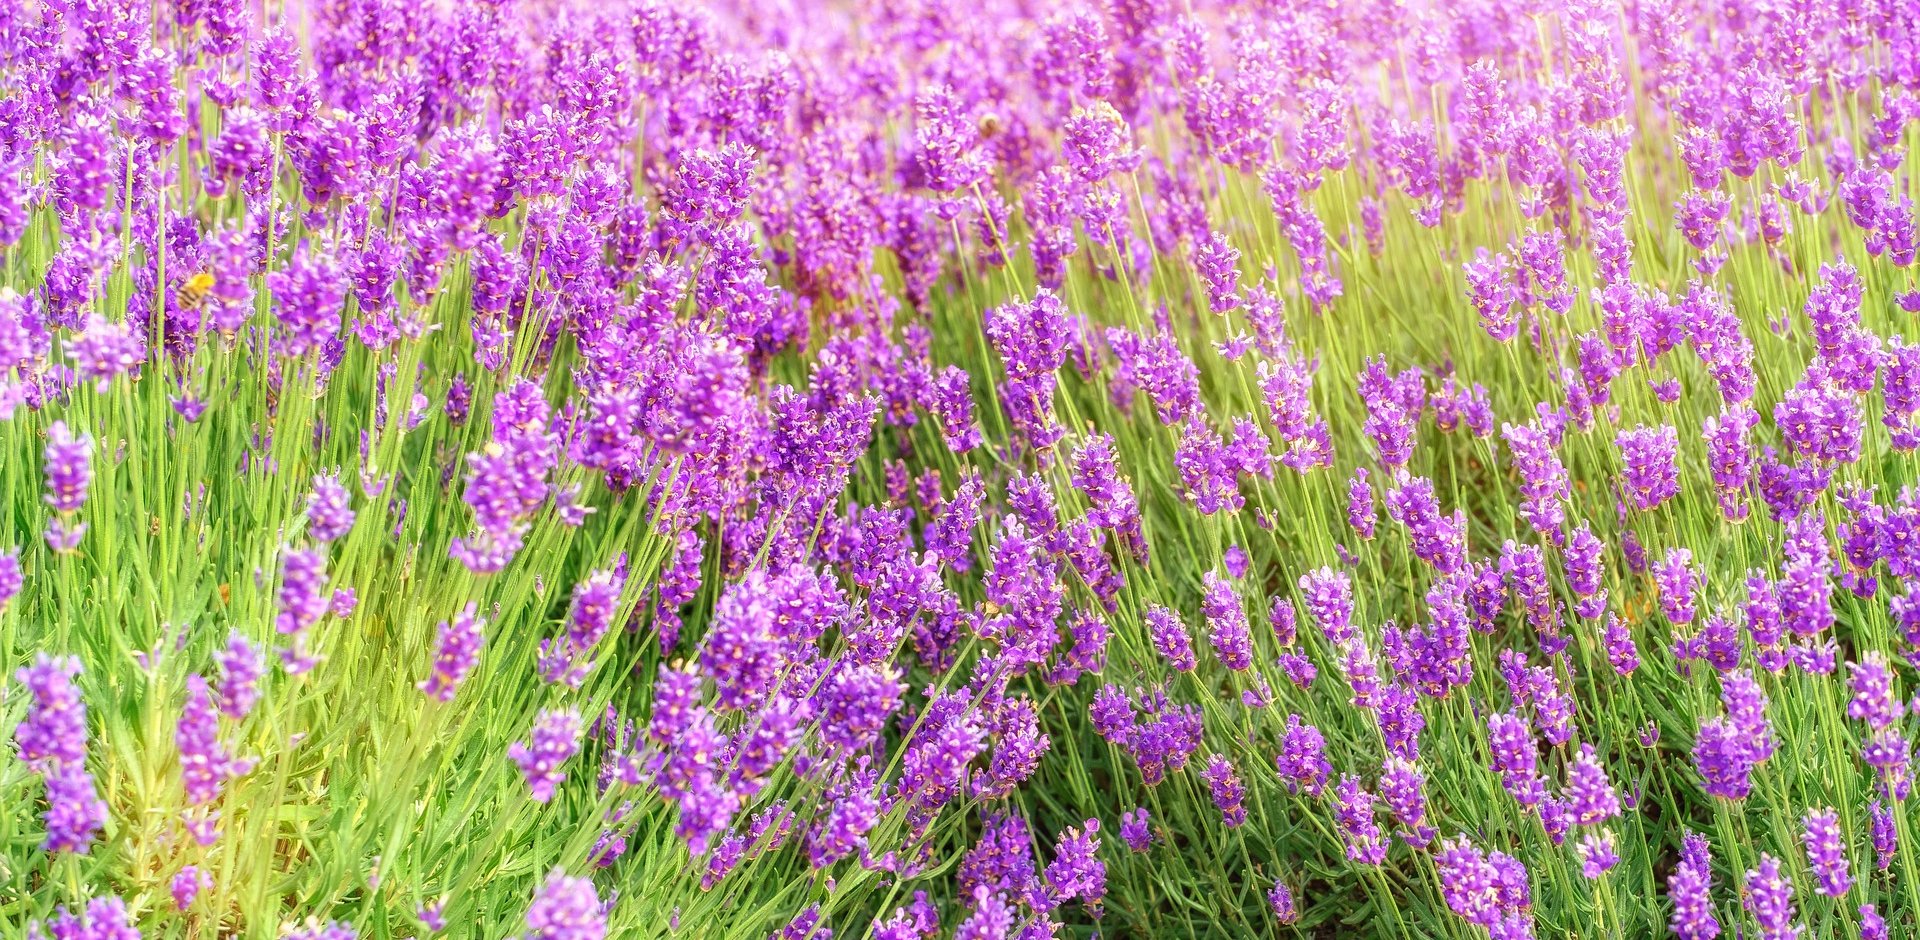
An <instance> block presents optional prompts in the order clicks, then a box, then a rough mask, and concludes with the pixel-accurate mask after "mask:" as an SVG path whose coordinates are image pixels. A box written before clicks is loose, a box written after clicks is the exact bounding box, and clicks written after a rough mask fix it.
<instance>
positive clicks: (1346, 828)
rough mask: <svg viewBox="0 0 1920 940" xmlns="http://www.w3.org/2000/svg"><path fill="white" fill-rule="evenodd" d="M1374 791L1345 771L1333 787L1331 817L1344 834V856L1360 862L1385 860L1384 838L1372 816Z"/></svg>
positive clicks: (1364, 863) (1374, 862) (1371, 863)
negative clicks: (1344, 774) (1345, 852)
mask: <svg viewBox="0 0 1920 940" xmlns="http://www.w3.org/2000/svg"><path fill="white" fill-rule="evenodd" d="M1373 803H1374V795H1373V794H1371V793H1369V792H1367V790H1366V788H1365V787H1363V786H1361V785H1360V778H1359V777H1356V776H1354V775H1352V774H1347V775H1346V776H1344V777H1341V778H1340V785H1339V786H1338V787H1336V788H1335V790H1334V798H1333V820H1334V823H1335V824H1336V825H1338V826H1339V827H1340V833H1341V835H1343V836H1344V837H1345V838H1346V843H1347V860H1348V861H1354V862H1359V863H1361V864H1363V865H1379V864H1381V863H1383V862H1385V861H1386V860H1387V840H1386V839H1385V838H1384V837H1382V835H1381V833H1380V824H1379V823H1378V822H1377V821H1375V820H1374V818H1373Z"/></svg>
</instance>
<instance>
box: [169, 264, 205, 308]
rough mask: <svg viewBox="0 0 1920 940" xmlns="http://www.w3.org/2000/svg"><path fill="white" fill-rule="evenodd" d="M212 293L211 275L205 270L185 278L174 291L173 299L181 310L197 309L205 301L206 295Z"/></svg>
mask: <svg viewBox="0 0 1920 940" xmlns="http://www.w3.org/2000/svg"><path fill="white" fill-rule="evenodd" d="M211 293H213V275H211V274H208V273H207V272H205V271H202V272H200V273H199V274H195V275H194V276H192V277H190V278H187V279H186V281H185V282H184V283H182V284H181V285H180V289H179V290H178V291H175V292H174V300H175V301H177V302H178V303H179V305H180V309H182V310H199V309H200V307H201V305H202V304H205V303H206V302H207V295H208V294H211Z"/></svg>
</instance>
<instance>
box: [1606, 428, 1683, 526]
mask: <svg viewBox="0 0 1920 940" xmlns="http://www.w3.org/2000/svg"><path fill="white" fill-rule="evenodd" d="M1614 444H1615V446H1617V447H1619V448H1620V457H1621V460H1622V461H1623V462H1624V463H1625V464H1626V471H1625V474H1624V476H1623V477H1622V479H1621V482H1622V483H1624V484H1625V486H1626V491H1627V498H1628V500H1629V501H1630V502H1631V503H1632V504H1633V507H1634V508H1635V509H1638V510H1640V511H1642V512H1646V511H1648V510H1652V509H1655V508H1658V507H1659V505H1660V504H1661V503H1664V502H1666V501H1667V500H1669V499H1672V498H1673V497H1675V496H1677V495H1679V494H1680V471H1679V467H1678V466H1677V464H1676V463H1675V461H1676V459H1677V457H1678V453H1679V446H1680V437H1679V434H1678V432H1676V431H1675V430H1674V429H1673V425H1670V424H1664V425H1660V426H1659V427H1651V428H1649V427H1637V428H1634V429H1632V430H1628V431H1622V432H1620V434H1619V436H1617V437H1615V438H1614Z"/></svg>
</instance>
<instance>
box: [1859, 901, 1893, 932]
mask: <svg viewBox="0 0 1920 940" xmlns="http://www.w3.org/2000/svg"><path fill="white" fill-rule="evenodd" d="M1887 936H1888V934H1887V921H1886V918H1884V917H1881V916H1880V911H1879V910H1878V909H1877V908H1875V907H1874V906H1873V904H1872V903H1871V902H1869V903H1866V904H1862V905H1860V940H1887Z"/></svg>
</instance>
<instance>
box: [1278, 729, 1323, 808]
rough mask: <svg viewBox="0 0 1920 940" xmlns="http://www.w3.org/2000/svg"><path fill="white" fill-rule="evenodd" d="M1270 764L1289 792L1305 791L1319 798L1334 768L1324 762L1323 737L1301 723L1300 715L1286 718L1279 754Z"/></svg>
mask: <svg viewBox="0 0 1920 940" xmlns="http://www.w3.org/2000/svg"><path fill="white" fill-rule="evenodd" d="M1273 763H1274V767H1275V769H1277V770H1279V771H1280V778H1281V779H1282V780H1284V781H1285V782H1286V784H1287V790H1288V792H1291V793H1298V792H1299V791H1300V790H1301V789H1303V788H1304V789H1305V790H1306V791H1307V792H1308V793H1310V794H1312V795H1314V796H1319V795H1320V791H1321V789H1322V788H1323V787H1325V786H1326V784H1327V778H1328V777H1329V776H1331V775H1332V774H1333V765H1332V764H1331V763H1328V761H1327V741H1326V738H1324V737H1322V736H1321V734H1320V729H1319V728H1316V727H1314V726H1313V725H1310V724H1307V723H1306V722H1304V721H1302V720H1301V719H1300V716H1299V715H1288V716H1287V728H1286V730H1285V731H1284V732H1282V733H1281V736H1280V753H1278V754H1276V755H1274V758H1273Z"/></svg>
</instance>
